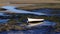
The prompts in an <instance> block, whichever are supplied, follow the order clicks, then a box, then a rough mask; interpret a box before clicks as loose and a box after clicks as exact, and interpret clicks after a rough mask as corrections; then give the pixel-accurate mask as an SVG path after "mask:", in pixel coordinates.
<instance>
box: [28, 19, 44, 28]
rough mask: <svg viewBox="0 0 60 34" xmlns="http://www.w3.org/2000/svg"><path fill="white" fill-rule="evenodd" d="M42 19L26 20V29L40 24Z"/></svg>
mask: <svg viewBox="0 0 60 34" xmlns="http://www.w3.org/2000/svg"><path fill="white" fill-rule="evenodd" d="M43 21H44V19H33V18H28V23H29V24H28V27H33V26H37V25H40V24H42V23H43Z"/></svg>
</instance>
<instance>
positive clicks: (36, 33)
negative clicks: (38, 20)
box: [0, 8, 56, 34]
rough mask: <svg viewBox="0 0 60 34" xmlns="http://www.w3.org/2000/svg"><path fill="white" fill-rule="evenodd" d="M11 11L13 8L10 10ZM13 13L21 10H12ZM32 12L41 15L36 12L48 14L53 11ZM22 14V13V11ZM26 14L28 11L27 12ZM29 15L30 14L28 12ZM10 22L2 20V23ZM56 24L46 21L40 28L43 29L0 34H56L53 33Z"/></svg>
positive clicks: (0, 20)
mask: <svg viewBox="0 0 60 34" xmlns="http://www.w3.org/2000/svg"><path fill="white" fill-rule="evenodd" d="M10 9H11V8H10ZM11 11H19V10H15V9H13V10H11ZM32 11H35V12H34V13H35V14H39V13H36V12H40V13H41V12H42V13H44V11H45V13H47V14H48V11H49V12H50V11H52V10H50V9H43V10H32ZM21 12H22V11H21ZM25 13H26V11H25ZM27 13H28V12H27ZM0 15H3V14H2V13H0ZM7 21H8V20H5V19H3V20H2V19H0V23H6V22H7ZM55 25H56V23H54V22H50V21H48V20H46V21H44V23H43V24H42V25H40V26H42V27H40V26H38V27H40V28H41V29H31V30H24V31H16V30H15V31H8V32H7V31H4V32H0V34H56V33H55V32H54V33H51V30H54V29H53V28H52V27H53V26H55Z"/></svg>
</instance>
